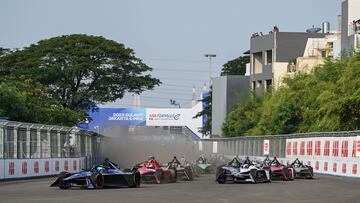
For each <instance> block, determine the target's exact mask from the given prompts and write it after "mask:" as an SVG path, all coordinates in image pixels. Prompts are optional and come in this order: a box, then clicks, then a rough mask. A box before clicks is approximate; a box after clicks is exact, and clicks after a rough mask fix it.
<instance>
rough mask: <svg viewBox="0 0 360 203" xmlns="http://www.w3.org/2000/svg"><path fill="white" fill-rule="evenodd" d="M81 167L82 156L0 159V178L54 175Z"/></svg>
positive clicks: (82, 162) (78, 169) (76, 170)
mask: <svg viewBox="0 0 360 203" xmlns="http://www.w3.org/2000/svg"><path fill="white" fill-rule="evenodd" d="M83 167H84V158H56V159H55V158H53V159H2V160H0V179H12V178H26V177H36V176H47V175H56V174H59V173H60V172H62V171H68V172H70V173H75V172H79V171H80V170H81V169H82V168H83Z"/></svg>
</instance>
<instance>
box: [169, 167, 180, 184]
mask: <svg viewBox="0 0 360 203" xmlns="http://www.w3.org/2000/svg"><path fill="white" fill-rule="evenodd" d="M170 171H171V175H172V177H171V182H172V183H176V181H177V175H178V174H177V170H176V168H171V169H170Z"/></svg>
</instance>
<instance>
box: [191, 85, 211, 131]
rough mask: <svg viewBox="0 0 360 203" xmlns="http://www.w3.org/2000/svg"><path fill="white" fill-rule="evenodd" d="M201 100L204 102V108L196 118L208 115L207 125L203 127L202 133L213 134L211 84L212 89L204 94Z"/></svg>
mask: <svg viewBox="0 0 360 203" xmlns="http://www.w3.org/2000/svg"><path fill="white" fill-rule="evenodd" d="M200 101H201V102H203V103H204V109H203V110H202V111H200V112H198V113H197V114H196V115H195V116H194V118H198V117H200V116H204V117H206V122H205V126H204V127H203V128H202V129H201V133H203V134H205V135H211V122H212V86H210V91H209V93H208V94H206V95H205V96H204V98H203V99H202V100H200Z"/></svg>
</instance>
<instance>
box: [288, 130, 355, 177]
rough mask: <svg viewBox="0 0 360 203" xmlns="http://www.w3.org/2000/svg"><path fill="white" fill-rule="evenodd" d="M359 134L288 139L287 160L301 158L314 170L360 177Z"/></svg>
mask: <svg viewBox="0 0 360 203" xmlns="http://www.w3.org/2000/svg"><path fill="white" fill-rule="evenodd" d="M358 149H359V136H357V137H311V138H294V139H286V160H287V161H288V162H292V161H294V160H295V159H296V158H299V159H300V160H301V161H303V162H304V164H307V165H310V166H312V167H313V168H314V172H318V173H325V174H331V175H339V176H348V177H359V176H360V173H359V167H360V166H359V165H360V164H359V157H358V155H359V154H358V153H359V152H358Z"/></svg>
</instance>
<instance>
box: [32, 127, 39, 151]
mask: <svg viewBox="0 0 360 203" xmlns="http://www.w3.org/2000/svg"><path fill="white" fill-rule="evenodd" d="M30 158H39V148H38V146H37V130H36V129H31V130H30Z"/></svg>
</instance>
